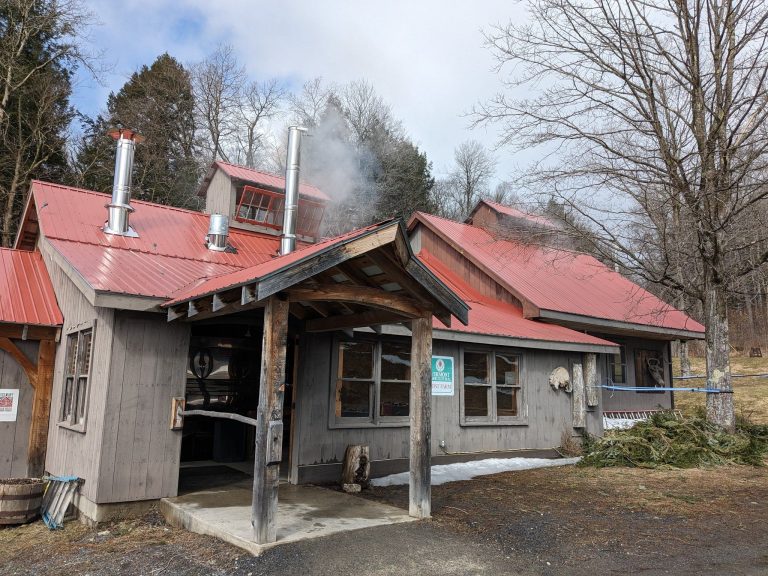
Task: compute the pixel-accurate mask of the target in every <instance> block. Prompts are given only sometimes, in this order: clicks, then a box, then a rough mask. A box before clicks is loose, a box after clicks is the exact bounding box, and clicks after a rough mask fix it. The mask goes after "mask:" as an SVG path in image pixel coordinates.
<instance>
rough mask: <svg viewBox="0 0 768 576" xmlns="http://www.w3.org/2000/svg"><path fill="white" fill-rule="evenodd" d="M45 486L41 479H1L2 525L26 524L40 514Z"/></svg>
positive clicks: (0, 521) (0, 508) (0, 518)
mask: <svg viewBox="0 0 768 576" xmlns="http://www.w3.org/2000/svg"><path fill="white" fill-rule="evenodd" d="M44 486H45V484H44V482H43V481H42V480H40V479H39V478H6V479H0V524H24V523H25V522H29V521H30V520H32V519H34V518H35V517H36V516H37V515H38V514H39V513H40V504H41V503H42V502H43V488H44Z"/></svg>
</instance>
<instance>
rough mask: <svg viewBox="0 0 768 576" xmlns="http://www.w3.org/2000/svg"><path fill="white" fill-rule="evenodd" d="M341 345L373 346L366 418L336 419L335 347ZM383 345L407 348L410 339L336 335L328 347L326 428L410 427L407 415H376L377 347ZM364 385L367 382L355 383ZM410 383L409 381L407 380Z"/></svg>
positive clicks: (378, 385)
mask: <svg viewBox="0 0 768 576" xmlns="http://www.w3.org/2000/svg"><path fill="white" fill-rule="evenodd" d="M342 342H371V343H373V345H374V352H373V382H372V385H373V394H372V396H373V400H372V401H373V410H372V414H373V415H372V417H368V416H365V417H363V416H336V391H337V385H338V381H339V346H340V345H341V343H342ZM385 342H399V343H407V344H408V345H409V347H410V339H406V338H397V337H385V338H376V337H369V336H362V337H360V336H358V335H357V334H356V335H355V336H354V337H353V338H344V337H340V336H338V335H336V336H334V338H333V344H332V348H331V356H332V359H331V374H330V376H331V378H330V386H329V388H330V396H329V400H328V428H330V429H338V428H407V427H408V426H409V425H410V416H381V415H380V414H379V410H380V406H379V404H380V401H381V382H382V379H381V348H382V344H383V343H385ZM359 381H361V382H367V380H359ZM386 382H395V380H386ZM409 382H410V381H409ZM408 408H409V412H410V388H409V407H408Z"/></svg>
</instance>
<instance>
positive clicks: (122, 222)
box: [104, 128, 143, 236]
mask: <svg viewBox="0 0 768 576" xmlns="http://www.w3.org/2000/svg"><path fill="white" fill-rule="evenodd" d="M109 135H110V136H112V138H114V139H115V140H117V148H116V151H115V176H114V180H113V183H112V201H111V202H110V203H109V204H107V223H106V224H105V225H104V232H106V233H107V234H117V235H120V236H138V234H136V232H134V231H133V229H132V228H131V227H130V225H129V223H128V216H129V215H130V213H131V212H133V208H132V207H131V177H132V175H133V151H134V149H135V147H136V143H137V142H141V141H142V140H143V138H142V137H141V136H139V135H138V134H136V133H135V132H133V131H131V130H126V129H123V128H119V129H117V130H112V131H111V132H110V133H109Z"/></svg>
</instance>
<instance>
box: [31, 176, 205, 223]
mask: <svg viewBox="0 0 768 576" xmlns="http://www.w3.org/2000/svg"><path fill="white" fill-rule="evenodd" d="M32 184H44V185H45V186H54V187H56V188H63V189H65V190H69V191H70V192H80V193H82V194H91V195H93V196H106V197H107V198H109V197H110V194H111V193H110V192H99V191H98V190H89V189H87V188H79V187H77V186H69V185H67V184H58V183H56V182H46V181H45V180H32ZM134 203H136V204H143V205H144V206H153V207H155V208H162V209H164V210H174V211H176V212H183V213H186V214H195V215H200V216H209V214H207V213H205V212H201V211H200V210H193V209H192V208H179V207H178V206H169V205H168V204H160V203H159V202H150V201H149V200H140V199H138V198H131V204H134Z"/></svg>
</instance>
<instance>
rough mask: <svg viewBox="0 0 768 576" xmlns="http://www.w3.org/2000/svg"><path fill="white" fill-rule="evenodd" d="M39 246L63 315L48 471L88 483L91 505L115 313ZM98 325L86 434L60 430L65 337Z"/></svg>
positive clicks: (45, 245) (45, 247) (50, 250)
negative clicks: (99, 305)
mask: <svg viewBox="0 0 768 576" xmlns="http://www.w3.org/2000/svg"><path fill="white" fill-rule="evenodd" d="M39 246H40V250H41V252H42V254H43V259H44V260H45V264H46V268H47V269H48V274H49V275H50V277H51V282H52V284H53V289H54V291H55V293H56V299H57V301H58V303H59V307H60V308H61V312H62V314H63V316H64V327H63V330H62V338H61V341H60V342H59V343H58V345H57V346H56V363H55V370H54V376H53V391H52V397H51V418H50V424H49V428H48V450H47V454H46V470H47V471H48V472H49V473H51V474H56V475H75V476H79V477H80V478H83V479H84V483H83V485H82V487H81V493H82V494H83V495H84V496H85V497H86V498H88V499H89V500H91V501H96V492H97V490H96V488H97V478H98V470H99V466H100V456H101V436H102V432H103V426H104V407H105V403H106V398H107V388H108V383H109V381H108V374H109V365H110V358H111V352H112V331H113V324H114V311H113V310H111V309H107V308H95V307H94V306H92V305H91V304H90V303H89V302H88V300H87V299H86V298H85V296H83V294H82V292H80V290H79V289H78V288H77V286H75V284H74V283H73V282H72V281H71V280H70V279H69V277H67V275H66V274H65V273H64V271H63V270H62V269H61V268H60V267H59V265H58V264H57V263H56V262H55V261H54V258H53V248H52V247H51V246H50V245H49V244H48V243H47V242H46V241H45V240H41V242H40V243H39ZM94 321H95V323H96V326H95V330H94V333H93V356H92V362H91V373H90V378H89V382H88V394H87V413H86V427H85V431H84V432H79V431H75V430H72V429H69V428H66V427H64V426H60V425H59V419H60V414H61V404H62V388H63V383H64V363H65V355H66V341H67V338H66V334H67V333H68V332H71V331H73V330H79V329H82V328H86V327H88V326H92V325H93V324H94Z"/></svg>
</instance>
